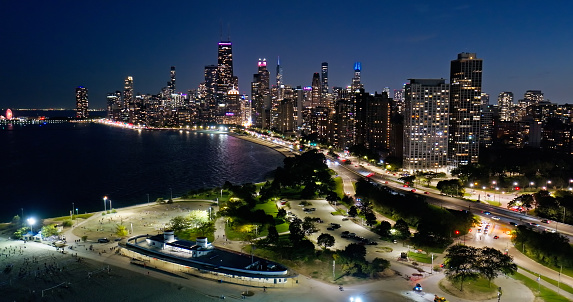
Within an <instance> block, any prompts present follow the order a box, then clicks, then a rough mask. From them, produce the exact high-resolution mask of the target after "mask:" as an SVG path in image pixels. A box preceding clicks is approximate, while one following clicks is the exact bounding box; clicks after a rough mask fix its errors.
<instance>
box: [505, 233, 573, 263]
mask: <svg viewBox="0 0 573 302" xmlns="http://www.w3.org/2000/svg"><path fill="white" fill-rule="evenodd" d="M512 241H513V242H514V244H515V247H516V248H517V249H519V250H520V251H521V252H522V253H524V254H526V255H527V256H529V257H531V258H533V259H535V260H536V261H538V262H539V263H542V264H544V265H549V266H553V267H559V266H561V265H562V266H563V267H565V268H573V247H572V246H571V244H569V239H568V238H567V237H565V236H563V235H561V234H559V233H551V232H543V231H542V232H538V231H536V228H531V227H528V226H523V225H520V226H518V227H517V229H516V231H515V235H514V236H513V238H512Z"/></svg>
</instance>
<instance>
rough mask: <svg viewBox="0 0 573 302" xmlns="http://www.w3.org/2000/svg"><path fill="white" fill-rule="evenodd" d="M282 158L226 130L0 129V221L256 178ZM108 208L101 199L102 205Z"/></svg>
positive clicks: (74, 125) (138, 200)
mask: <svg viewBox="0 0 573 302" xmlns="http://www.w3.org/2000/svg"><path fill="white" fill-rule="evenodd" d="M283 158H284V157H283V156H282V155H281V154H279V153H278V152H276V151H273V150H271V149H268V148H266V147H263V146H260V145H257V144H254V143H251V142H247V141H244V140H241V139H239V138H235V137H232V136H229V135H227V134H217V133H201V132H193V131H191V132H186V131H183V132H180V131H175V130H161V131H158V130H157V131H141V132H138V131H134V130H128V129H123V128H117V127H112V126H106V125H101V124H79V123H64V124H47V125H41V126H40V125H27V126H18V125H14V126H4V127H3V128H2V127H0V159H1V164H0V167H1V168H0V205H1V211H0V221H9V220H10V219H11V218H12V217H13V216H14V215H21V209H22V208H23V209H24V218H27V217H30V216H35V217H37V218H44V217H53V216H63V215H69V212H70V210H71V209H72V203H74V207H75V208H78V209H79V213H84V212H90V211H99V210H103V199H102V198H103V196H108V197H109V199H111V200H112V203H113V207H114V208H119V207H123V206H128V205H132V204H136V203H142V202H147V194H149V197H150V200H151V201H152V202H153V201H154V200H155V199H156V198H158V197H163V198H168V197H169V196H170V194H171V190H170V188H171V189H172V190H173V196H180V195H182V194H183V193H185V192H188V191H189V190H191V189H198V188H203V187H205V188H210V187H216V186H220V185H222V184H223V183H224V182H225V181H226V180H228V181H230V182H232V183H246V182H259V181H263V180H264V179H265V178H266V177H267V176H268V174H269V172H270V171H272V170H274V169H275V168H276V167H278V166H280V165H282V161H283ZM108 206H109V204H108Z"/></svg>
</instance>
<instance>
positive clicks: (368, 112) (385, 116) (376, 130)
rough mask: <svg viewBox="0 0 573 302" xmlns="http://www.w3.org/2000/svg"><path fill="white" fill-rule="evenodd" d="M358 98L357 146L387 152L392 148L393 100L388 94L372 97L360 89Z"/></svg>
mask: <svg viewBox="0 0 573 302" xmlns="http://www.w3.org/2000/svg"><path fill="white" fill-rule="evenodd" d="M355 96H356V107H355V110H356V133H355V141H356V144H360V145H364V146H365V147H366V148H368V149H373V150H378V151H382V150H384V151H387V150H389V148H390V145H389V144H390V117H391V116H392V105H393V104H392V99H390V98H388V93H386V92H382V94H378V93H375V94H374V95H370V94H369V93H367V92H365V91H364V89H360V91H359V92H357V93H356V94H355Z"/></svg>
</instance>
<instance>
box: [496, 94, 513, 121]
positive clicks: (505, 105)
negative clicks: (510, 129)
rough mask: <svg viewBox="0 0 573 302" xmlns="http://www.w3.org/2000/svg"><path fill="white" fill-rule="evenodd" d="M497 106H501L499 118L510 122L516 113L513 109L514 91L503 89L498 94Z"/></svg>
mask: <svg viewBox="0 0 573 302" xmlns="http://www.w3.org/2000/svg"><path fill="white" fill-rule="evenodd" d="M497 107H498V108H499V120H500V121H502V122H509V121H511V120H513V119H512V116H514V114H513V113H512V110H513V92H509V91H503V92H501V93H500V94H499V95H498V96H497Z"/></svg>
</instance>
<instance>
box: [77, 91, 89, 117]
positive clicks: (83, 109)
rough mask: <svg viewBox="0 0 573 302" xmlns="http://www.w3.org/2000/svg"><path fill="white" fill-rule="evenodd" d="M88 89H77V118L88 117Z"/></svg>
mask: <svg viewBox="0 0 573 302" xmlns="http://www.w3.org/2000/svg"><path fill="white" fill-rule="evenodd" d="M88 107H89V106H88V89H87V88H85V87H82V86H78V87H77V88H76V117H77V118H86V117H88Z"/></svg>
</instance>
